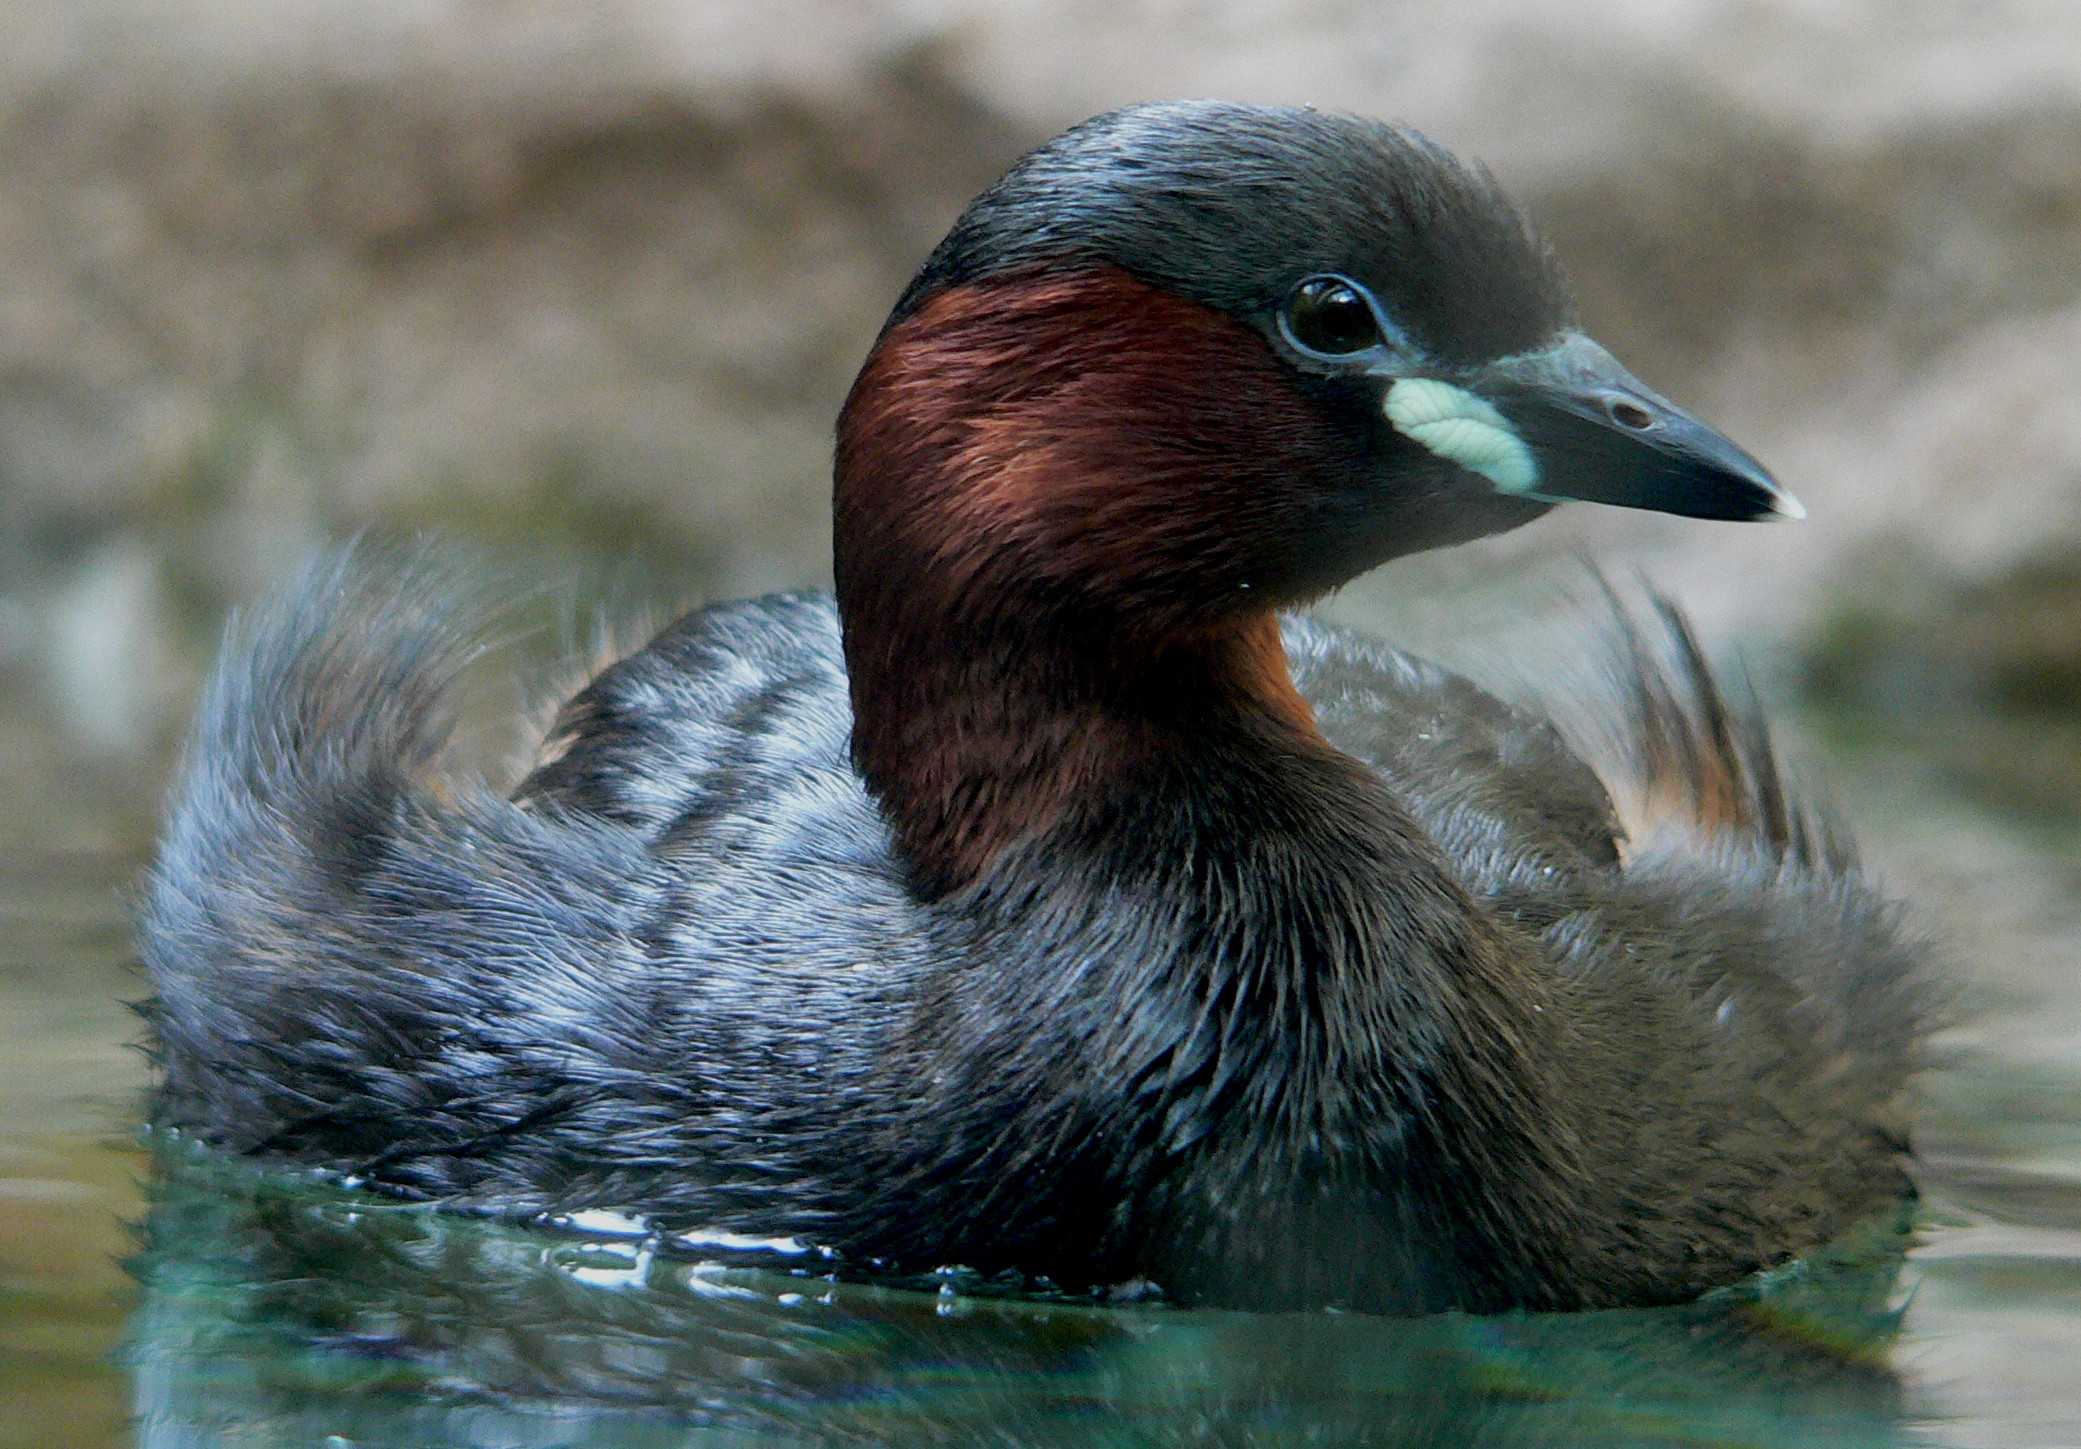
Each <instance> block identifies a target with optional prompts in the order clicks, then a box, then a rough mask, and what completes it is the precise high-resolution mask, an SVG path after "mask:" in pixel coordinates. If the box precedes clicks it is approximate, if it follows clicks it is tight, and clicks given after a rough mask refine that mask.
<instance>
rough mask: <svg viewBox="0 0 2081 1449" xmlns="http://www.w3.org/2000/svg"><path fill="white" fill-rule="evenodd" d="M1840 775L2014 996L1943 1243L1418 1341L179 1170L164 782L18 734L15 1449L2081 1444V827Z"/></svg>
mask: <svg viewBox="0 0 2081 1449" xmlns="http://www.w3.org/2000/svg"><path fill="white" fill-rule="evenodd" d="M1833 754H1834V756H1835V757H1834V758H1833V759H1832V760H1831V761H1830V762H1829V763H1830V766H1831V769H1832V771H1833V773H1834V774H1835V776H1836V777H1837V779H1838V782H1839V783H1840V784H1841V785H1842V786H1843V793H1844V794H1845V795H1846V796H1847V797H1848V802H1849V804H1850V807H1851V810H1852V813H1853V815H1854V817H1855V818H1856V820H1857V821H1858V823H1859V825H1860V826H1861V827H1862V829H1863V832H1864V835H1865V837H1866V840H1867V844H1868V848H1869V852H1870V854H1871V855H1872V857H1873V858H1874V859H1875V860H1876V861H1877V863H1878V864H1879V866H1880V868H1881V869H1882V870H1883V871H1884V872H1885V873H1886V874H1887V875H1888V876H1889V878H1890V879H1891V880H1893V881H1894V882H1895V883H1896V885H1897V886H1898V887H1899V888H1900V889H1901V890H1902V891H1903V892H1904V893H1906V894H1908V895H1909V896H1911V897H1912V898H1914V899H1915V900H1917V901H1918V902H1919V903H1921V905H1922V907H1923V910H1924V913H1925V915H1926V916H1927V917H1928V918H1929V919H1930V921H1931V922H1932V924H1933V926H1934V928H1935V929H1936V930H1938V931H1939V932H1941V933H1942V934H1943V935H1944V936H1946V937H1947V938H1948V939H1949V940H1950V941H1951V942H1952V944H1953V948H1954V950H1955V952H1956V954H1958V955H1959V957H1960V958H1961V961H1962V963H1963V965H1962V967H1961V975H1962V978H1963V979H1964V981H1965V983H1966V990H1967V997H1968V1005H1969V1008H1970V1011H1971V1015H1970V1016H1969V1018H1968V1020H1967V1022H1966V1024H1965V1025H1963V1026H1961V1027H1959V1028H1958V1029H1956V1030H1954V1031H1952V1032H1951V1033H1949V1034H1948V1035H1947V1036H1946V1038H1945V1039H1944V1041H1943V1043H1942V1049H1943V1056H1944V1065H1943V1066H1942V1067H1941V1068H1940V1069H1939V1070H1938V1071H1936V1072H1935V1073H1933V1074H1932V1075H1931V1077H1930V1079H1929V1081H1928V1083H1927V1086H1926V1092H1925V1098H1926V1101H1925V1109H1924V1113H1923V1125H1922V1129H1921V1141H1922V1144H1923V1153H1924V1168H1923V1173H1922V1176H1923V1186H1924V1196H1923V1201H1922V1203H1921V1205H1920V1207H1919V1209H1918V1211H1917V1213H1916V1221H1915V1223H1914V1226H1913V1228H1912V1231H1911V1232H1909V1233H1906V1234H1902V1233H1899V1232H1895V1231H1892V1230H1890V1228H1889V1226H1888V1225H1884V1224H1874V1225H1872V1227H1871V1228H1870V1230H1869V1231H1868V1232H1866V1233H1865V1234H1863V1235H1861V1236H1860V1237H1859V1238H1858V1239H1857V1240H1855V1241H1854V1242H1851V1243H1847V1244H1844V1245H1842V1247H1841V1249H1840V1250H1839V1251H1838V1252H1837V1253H1835V1254H1833V1255H1830V1256H1829V1257H1827V1258H1825V1259H1821V1260H1816V1261H1814V1262H1810V1263H1806V1264H1802V1265H1797V1266H1795V1267H1794V1268H1792V1269H1790V1270H1787V1271H1785V1272H1782V1273H1779V1274H1777V1275H1773V1276H1772V1277H1770V1278H1767V1279H1764V1280H1761V1281H1760V1282H1757V1283H1753V1284H1749V1285H1746V1286H1744V1287H1743V1288H1742V1289H1741V1290H1739V1291H1735V1292H1729V1293H1726V1294H1722V1295H1718V1296H1716V1297H1715V1298H1713V1299H1710V1300H1708V1301H1706V1302H1703V1303H1700V1304H1696V1305H1691V1306H1688V1307H1685V1308H1680V1309H1668V1310H1657V1311H1654V1312H1639V1313H1608V1314H1592V1315H1578V1316H1568V1317H1531V1316H1517V1317H1506V1318H1499V1319H1470V1318H1463V1317H1444V1318H1437V1319H1429V1320H1422V1321H1418V1322H1394V1321H1385V1320H1377V1319H1367V1318H1364V1317H1357V1316H1339V1315H1332V1314H1300V1315H1248V1314H1229V1313H1201V1312H1189V1313H1188V1312H1179V1311H1173V1310H1164V1309H1160V1308H1132V1309H1120V1308H1116V1309H1097V1308H1088V1307H1079V1306H1067V1305H1059V1304H1058V1305H1048V1304H1034V1303H1023V1302H1008V1301H998V1300H989V1299H979V1298H974V1297H963V1296H954V1297H945V1296H938V1295H934V1294H931V1293H925V1292H904V1291H896V1290H890V1289H879V1288H868V1287H858V1286H838V1285H833V1284H830V1283H828V1282H825V1281H823V1280H821V1279H816V1278H803V1277H794V1276H790V1275H789V1274H788V1273H786V1272H783V1271H779V1270H774V1269H754V1268H744V1267H736V1268H725V1267H721V1266H719V1265H714V1264H702V1263H696V1262H687V1261H676V1260H672V1259H668V1258H665V1257H662V1256H655V1255H653V1254H651V1253H649V1252H646V1251H645V1250H644V1249H643V1247H642V1245H640V1244H636V1243H626V1242H624V1243H614V1242H579V1241H575V1240H570V1239H562V1238H557V1237H554V1236H551V1235H548V1234H542V1233H534V1232H526V1231H520V1230H516V1229H512V1228H508V1227H501V1226H497V1225H493V1224H489V1223H483V1222H477V1221H472V1220H468V1219H463V1218H458V1217H452V1216H444V1215H439V1214H432V1213H428V1212H425V1211H422V1210H416V1209H410V1208H405V1207H400V1206H397V1205H393V1204H386V1203H382V1202H378V1201H374V1200H365V1199H360V1198H357V1197H354V1196H353V1195H349V1194H342V1193H340V1192H338V1191H335V1190H332V1189H329V1188H322V1187H319V1186H317V1185H315V1184H309V1183H303V1182H298V1181H293V1180H289V1181H285V1180H282V1179H279V1178H269V1177H262V1176H260V1175H257V1174H253V1173H251V1172H249V1171H247V1170H245V1169H243V1168H239V1167H235V1166H226V1165H224V1164H222V1163H217V1162H213V1161H211V1160H209V1159H208V1158H206V1157H198V1156H196V1155H195V1154H193V1153H191V1152H187V1151H185V1150H181V1149H174V1150H171V1151H170V1152H169V1153H168V1154H167V1155H166V1163H165V1164H164V1167H165V1170H163V1171H161V1172H159V1173H157V1174H156V1175H155V1174H154V1172H153V1170H152V1166H151V1164H150V1163H149V1162H148V1161H147V1159H146V1158H145V1156H144V1155H143V1153H142V1152H141V1151H140V1149H139V1148H138V1147H137V1145H136V1141H137V1138H136V1123H137V1120H138V1114H139V1103H140V1100H141V1095H140V1094H141V1092H142V1088H143V1083H144V1080H145V1069H144V1064H143V1062H142V1060H141V1059H140V1058H139V1057H138V1056H137V1055H136V1053H135V1052H134V1051H132V1050H130V1049H129V1048H128V1047H127V1046H126V1045H125V1044H126V1043H127V1042H129V1041H130V1040H131V1039H133V1037H134V1036H135V1025H134V1022H133V1020H132V1018H131V1017H130V1016H129V1014H128V1013H127V1011H126V1010H125V1009H124V1008H123V1006H122V1005H121V1004H120V1003H121V1001H122V999H124V998H126V997H131V996H135V995H137V994H138V993H139V991H140V989H141V987H140V984H139V983H138V982H137V981H136V979H135V978H134V977H132V976H131V975H130V974H129V973H128V971H127V968H126V967H125V965H124V961H125V958H126V954H127V945H126V934H125V928H124V922H123V915H122V906H121V901H120V896H119V892H120V890H121V888H122V887H123V886H124V884H125V883H126V882H127V881H128V880H130V879H131V878H132V877H133V875H134V872H135V870H136V868H137V866H138V864H139V863H140V861H141V860H142V858H143V853H144V851H145V850H146V849H147V847H148V839H149V830H150V819H149V817H150V813H151V806H152V800H153V788H154V787H153V786H152V785H151V784H150V783H149V782H148V781H145V780H141V779H136V778H132V777H129V776H126V775H124V774H122V773H121V772H112V771H108V770H105V769H98V768H95V767H92V766H90V765H89V764H87V763H86V762H84V761H82V760H80V759H78V758H76V757H74V756H73V755H72V754H70V753H69V752H68V750H67V748H66V745H65V742H64V741H62V740H60V739H58V738H56V737H55V736H54V735H53V733H52V732H51V731H49V730H48V729H45V728H41V727H39V726H38V724H37V722H36V721H35V720H34V719H32V718H29V717H26V716H20V715H19V714H18V713H17V712H13V711H8V710H5V709H0V808H4V809H5V811H6V813H7V816H8V820H9V843H8V846H7V850H6V854H5V855H4V856H0V1445H4V1446H13V1445H25V1446H26V1445H37V1446H45V1449H58V1446H74V1445H77V1446H110V1445H119V1444H128V1443H139V1444H145V1445H152V1446H171V1445H180V1446H204V1445H210V1446H214V1445H237V1446H253V1449H274V1446H305V1445H309V1446H329V1449H344V1446H352V1445H364V1446H385V1449H393V1446H396V1449H402V1446H420V1445H424V1446H436V1445H441V1446H456V1445H470V1446H491V1445H514V1446H551V1445H609V1446H624V1445H626V1446H652V1445H659V1446H662V1445H689V1446H693V1445H701V1446H706V1445H751V1444H757V1445H779V1444H818V1445H821V1444H875V1443H900V1444H992V1445H1035V1446H1039V1445H1085V1444H1089V1445H1168V1444H1218V1445H1228V1444H1234V1445H1288V1444H1293V1445H1301V1444H1368V1443H1377V1444H1397V1445H1432V1444H1436V1445H1440V1446H1444V1445H1467V1444H1480V1445H1563V1444H1592V1445H1806V1444H1812V1445H1821V1444H1829V1445H1853V1446H1861V1445H1874V1446H1876V1445H1910V1444H1971V1445H1986V1446H2003V1449H2011V1446H2028V1445H2071V1444H2075V1443H2081V851H2077V850H2076V849H2075V847H2076V845H2077V843H2081V842H2077V838H2076V837H2077V832H2075V831H2074V830H2072V829H2071V828H2062V827H2061V826H2060V825H2059V824H2058V823H2057V822H2055V823H2054V824H2053V825H2051V826H2049V827H2048V826H2045V825H2043V824H2042V823H2040V824H2039V825H2038V826H2036V827H2026V826H2022V825H2016V824H2012V823H2010V822H2009V821H2008V819H2007V818H2006V817H2002V816H1998V815H1995V814H1993V813H1990V811H1989V810H1988V809H1986V808H1983V807H1982V806H1980V805H1978V804H1976V803H1975V802H1974V800H1973V799H1971V798H1969V797H1966V796H1963V795H1960V794H1957V793H1955V792H1954V791H1953V790H1952V789H1951V788H1950V787H1949V786H1947V785H1945V784H1944V783H1943V781H1942V780H1941V779H1939V778H1937V777H1936V776H1935V775H1934V774H1933V773H1930V772H1925V771H1924V770H1923V769H1922V768H1920V767H1919V766H1918V765H1917V763H1916V760H1915V759H1914V758H1912V757H1898V756H1894V755H1891V754H1888V753H1887V752H1886V751H1885V750H1884V749H1883V748H1881V747H1880V746H1878V745H1875V744H1872V743H1870V742H1869V740H1868V739H1867V742H1866V743H1864V744H1857V745H1852V744H1844V745H1839V746H1838V747H1837V748H1836V749H1835V750H1834V751H1833ZM148 1184H150V1186H149V1187H148Z"/></svg>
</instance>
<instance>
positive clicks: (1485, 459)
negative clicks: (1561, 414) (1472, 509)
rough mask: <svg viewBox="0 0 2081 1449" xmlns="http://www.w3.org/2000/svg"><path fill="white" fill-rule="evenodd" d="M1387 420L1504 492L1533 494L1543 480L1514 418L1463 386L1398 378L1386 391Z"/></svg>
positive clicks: (1424, 379) (1416, 378)
mask: <svg viewBox="0 0 2081 1449" xmlns="http://www.w3.org/2000/svg"><path fill="white" fill-rule="evenodd" d="M1387 420H1388V421H1389V422H1391V423H1393V424H1394V425H1395V430H1396V431H1397V432H1400V433H1401V434H1403V435H1404V436H1405V437H1408V438H1412V439H1414V440H1415V441H1416V442H1419V443H1421V444H1423V445H1424V446H1425V447H1426V448H1429V449H1430V450H1431V451H1432V452H1433V453H1436V454H1437V455H1438V456H1439V457H1441V458H1444V459H1446V460H1448V461H1450V462H1454V463H1457V464H1459V465H1460V466H1461V467H1462V468H1465V469H1466V470H1467V471H1468V472H1470V473H1479V474H1480V475H1481V476H1482V477H1484V478H1486V479H1488V480H1489V481H1490V482H1491V483H1493V484H1495V485H1496V486H1497V487H1498V488H1500V489H1502V490H1503V491H1504V492H1505V493H1530V492H1532V491H1533V489H1534V487H1535V486H1536V485H1537V484H1538V482H1539V465H1538V464H1537V463H1536V462H1534V461H1533V459H1532V450H1531V449H1530V448H1528V447H1526V446H1525V440H1524V439H1523V438H1520V437H1519V436H1518V435H1517V430H1516V429H1514V428H1512V427H1511V426H1510V421H1509V419H1507V418H1505V417H1504V416H1503V415H1502V414H1501V413H1499V412H1497V411H1496V409H1495V407H1494V406H1493V405H1492V404H1491V403H1489V402H1488V401H1487V400H1486V399H1484V398H1478V397H1476V396H1475V395H1474V394H1473V393H1471V392H1468V391H1467V390H1466V389H1465V388H1463V387H1454V386H1453V385H1452V384H1451V383H1449V382H1440V381H1438V380H1437V379H1436V378H1431V377H1404V378H1398V379H1396V381H1395V384H1394V386H1392V387H1390V388H1389V389H1388V390H1387Z"/></svg>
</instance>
